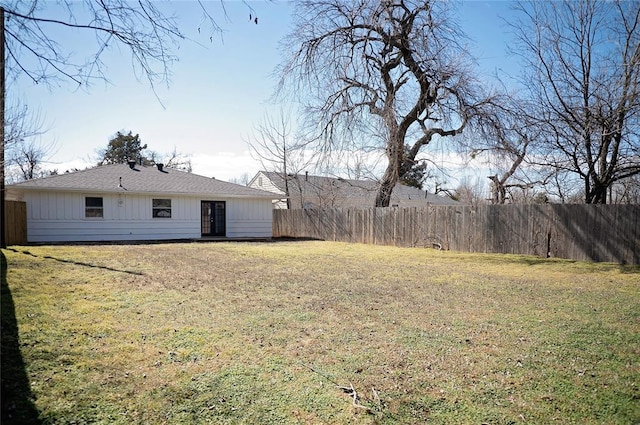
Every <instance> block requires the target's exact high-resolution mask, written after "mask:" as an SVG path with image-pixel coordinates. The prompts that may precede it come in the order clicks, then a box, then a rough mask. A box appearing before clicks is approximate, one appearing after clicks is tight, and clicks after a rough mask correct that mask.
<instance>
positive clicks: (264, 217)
mask: <svg viewBox="0 0 640 425" xmlns="http://www.w3.org/2000/svg"><path fill="white" fill-rule="evenodd" d="M221 200H224V199H221ZM226 207H227V208H226V210H227V212H226V214H227V215H226V217H227V237H229V238H242V237H261V238H270V237H271V236H273V224H272V221H273V206H272V204H271V200H270V199H228V200H227V205H226Z"/></svg>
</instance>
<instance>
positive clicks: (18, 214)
mask: <svg viewBox="0 0 640 425" xmlns="http://www.w3.org/2000/svg"><path fill="white" fill-rule="evenodd" d="M4 208H5V211H4V220H5V222H4V224H5V226H4V228H5V232H6V234H5V241H6V243H7V245H24V244H26V243H27V203H26V202H20V201H5V206H4Z"/></svg>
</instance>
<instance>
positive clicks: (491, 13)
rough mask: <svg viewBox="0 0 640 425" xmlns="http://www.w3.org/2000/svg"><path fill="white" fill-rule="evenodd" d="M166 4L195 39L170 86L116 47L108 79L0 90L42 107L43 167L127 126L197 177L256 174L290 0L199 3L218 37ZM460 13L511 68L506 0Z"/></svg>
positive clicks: (187, 11)
mask: <svg viewBox="0 0 640 425" xmlns="http://www.w3.org/2000/svg"><path fill="white" fill-rule="evenodd" d="M173 3H174V6H173V8H174V10H175V12H176V14H177V15H178V17H179V19H180V21H181V22H183V24H182V26H181V29H182V30H183V31H184V33H185V34H186V35H187V36H188V37H190V38H192V39H193V40H194V41H195V42H189V41H184V42H181V44H180V49H179V50H178V51H177V52H176V54H177V55H178V57H179V61H178V62H176V63H174V65H173V67H172V69H171V73H172V75H171V81H170V84H169V87H166V86H164V85H159V86H157V87H156V92H155V93H154V92H153V90H151V89H150V87H149V84H148V82H146V81H145V80H144V79H140V80H139V79H137V78H136V75H135V71H134V69H133V68H132V65H131V57H130V55H129V53H128V52H126V51H124V50H117V49H116V50H113V51H110V52H108V54H107V56H105V57H104V58H103V60H104V62H105V64H106V65H107V70H106V73H107V76H108V78H109V80H110V83H109V84H105V83H102V82H97V83H94V84H93V85H92V86H91V87H90V88H89V89H87V90H78V89H76V88H75V86H73V85H72V84H63V85H61V86H53V87H47V86H46V85H43V84H39V85H35V84H33V83H32V82H31V81H29V80H27V79H26V78H23V79H20V80H19V81H18V82H17V84H13V85H12V86H10V87H8V90H9V91H10V94H11V95H13V96H16V97H19V98H20V99H21V101H22V102H23V103H26V104H28V105H29V107H30V108H31V109H32V110H38V111H39V112H40V115H41V116H42V118H43V121H44V122H45V126H46V127H47V128H48V129H49V131H48V132H47V133H46V134H45V135H44V136H43V137H42V140H41V141H42V143H45V144H46V143H54V144H55V148H54V150H53V155H51V157H50V158H49V161H50V164H49V167H51V168H57V169H58V170H60V171H64V170H65V169H68V168H72V167H82V168H84V166H86V165H88V164H89V163H91V162H93V161H94V160H95V158H96V157H97V154H96V152H97V150H99V149H101V148H104V147H105V146H106V145H107V143H108V140H109V138H110V137H111V136H112V135H113V134H115V133H116V132H117V131H120V130H125V131H129V130H131V131H133V132H134V133H139V134H140V137H141V139H142V140H143V142H144V143H147V144H148V146H149V148H150V149H152V150H154V151H156V152H159V153H161V154H162V153H169V152H170V151H172V150H173V149H174V148H175V149H177V150H178V151H179V152H182V153H184V154H187V155H188V156H190V157H191V158H192V161H193V166H194V170H193V171H194V172H195V173H197V174H201V175H205V176H209V177H216V178H219V179H223V180H230V179H234V178H240V177H241V176H242V175H243V174H248V175H249V176H252V175H253V174H255V173H256V172H257V171H258V169H259V165H258V164H256V163H255V162H254V161H253V160H252V159H251V158H250V156H249V153H248V147H247V145H246V143H245V142H244V140H246V139H247V138H248V136H249V134H250V132H251V129H252V126H253V125H254V124H257V123H258V122H259V121H260V119H261V118H262V117H263V116H264V114H265V113H269V112H275V111H276V110H277V109H278V108H277V106H276V105H273V104H271V103H270V102H269V97H270V95H271V94H272V92H273V88H274V83H275V80H274V78H273V77H272V71H273V70H274V68H275V66H276V65H277V64H278V62H279V61H280V59H281V56H280V52H279V49H278V43H279V41H280V40H281V39H282V37H284V36H285V35H286V33H287V32H288V30H289V27H290V25H291V17H290V14H291V10H292V7H291V5H290V4H288V3H287V2H278V1H276V2H265V1H249V2H248V3H249V5H250V6H251V7H252V8H253V10H254V12H253V13H254V14H257V16H258V17H259V24H258V25H255V24H253V23H250V22H249V20H248V18H249V16H248V15H249V12H250V11H249V8H248V6H247V4H245V3H243V2H241V1H238V0H226V1H225V3H224V4H225V9H226V13H227V18H225V17H224V14H223V13H222V10H221V8H220V3H219V2H217V1H209V2H207V3H206V5H207V7H209V9H210V11H211V12H212V14H214V15H215V17H216V20H217V22H218V23H219V24H220V25H221V26H223V27H224V29H225V33H224V35H223V37H222V39H221V38H220V37H217V38H216V37H214V38H213V42H211V41H210V40H209V35H210V34H209V33H208V32H205V31H203V32H202V33H201V34H199V33H198V31H197V27H198V25H199V22H200V12H199V10H198V5H197V3H196V2H195V1H178V2H173ZM459 11H460V25H461V27H462V28H463V30H464V31H465V32H466V33H467V34H468V35H469V37H470V38H471V42H472V43H473V46H472V47H473V52H474V55H475V56H476V57H477V58H478V63H479V66H480V67H481V69H482V71H483V72H484V73H491V72H493V71H494V70H496V69H503V70H505V71H507V72H515V70H516V69H517V68H516V67H515V64H514V59H513V58H510V57H508V56H507V55H506V53H505V50H506V44H507V43H508V42H509V38H508V37H509V34H508V29H507V28H506V27H505V24H504V22H503V21H502V18H503V17H507V16H508V15H509V13H510V3H509V2H505V1H470V0H466V1H464V2H462V3H461V5H460V8H459ZM196 42H197V43H196ZM65 46H66V47H67V48H69V49H71V50H74V51H77V52H82V51H83V49H86V48H87V44H86V38H85V37H78V36H75V37H69V39H67V40H65ZM156 95H157V96H156Z"/></svg>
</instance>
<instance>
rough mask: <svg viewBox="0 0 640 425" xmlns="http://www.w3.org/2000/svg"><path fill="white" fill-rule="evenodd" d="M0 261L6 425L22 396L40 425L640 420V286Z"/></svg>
mask: <svg viewBox="0 0 640 425" xmlns="http://www.w3.org/2000/svg"><path fill="white" fill-rule="evenodd" d="M3 253H4V255H5V256H6V271H5V272H3V281H4V283H3V312H2V314H3V359H4V358H5V353H6V350H9V348H10V347H9V348H7V347H5V345H6V344H5V341H11V338H5V334H6V333H7V332H8V330H5V325H4V324H5V320H8V319H7V318H6V316H7V314H6V313H7V308H5V301H6V300H7V299H9V300H10V301H12V302H13V304H14V306H15V319H16V322H17V325H18V327H19V335H18V336H19V353H20V354H21V356H22V358H23V360H24V375H25V376H26V379H27V380H28V383H27V385H23V386H21V387H20V386H18V387H16V388H15V391H14V392H10V393H9V394H10V395H11V396H12V397H15V398H16V399H18V402H17V403H16V404H14V405H13V406H11V405H10V404H7V406H5V400H6V397H5V392H4V390H5V383H4V382H3V420H6V419H7V418H8V416H7V415H12V418H16V417H17V416H20V415H24V416H25V417H26V416H28V415H29V411H28V409H27V407H28V406H27V405H28V403H22V404H21V402H20V401H21V400H22V401H24V398H25V394H23V393H24V392H25V391H30V392H31V395H32V396H33V406H34V407H35V409H36V410H37V412H38V415H39V420H40V421H42V422H44V423H71V422H74V423H89V422H91V423H123V424H125V423H127V424H129V423H188V424H192V423H274V424H275V423H278V424H279V423H314V424H315V423H327V424H331V423H336V424H337V423H340V424H341V423H423V422H425V421H429V422H432V423H483V422H486V423H521V422H524V423H527V422H528V423H548V422H553V421H556V422H558V423H581V424H584V423H594V424H595V423H634V422H638V421H640V407H639V406H640V405H639V402H640V390H639V388H638V385H640V383H639V382H638V376H639V375H640V365H639V364H638V358H640V336H639V335H640V269H638V268H633V267H626V268H621V267H619V266H615V265H610V264H588V263H577V262H570V261H562V260H543V259H538V258H534V257H520V256H497V255H471V254H460V253H451V252H439V251H434V250H429V249H413V248H394V247H378V246H367V245H358V244H342V243H329V242H279V243H215V244H161V245H131V246H128V245H115V246H82V247H80V246H78V247H61V246H60V247H58V246H56V247H46V246H42V247H14V248H13V249H10V250H5V251H3ZM9 328H10V327H7V328H6V329H9ZM15 367H16V368H19V367H20V365H19V364H18V365H16V366H15ZM7 368H9V366H7ZM7 371H9V372H11V373H15V375H16V376H20V373H19V371H15V370H13V371H12V370H8V369H6V368H5V362H4V360H3V381H4V380H5V376H6V373H7ZM10 389H11V388H10ZM26 395H29V394H26ZM25 406H26V407H25ZM25 412H26V413H25ZM31 413H33V412H31ZM32 416H33V414H32Z"/></svg>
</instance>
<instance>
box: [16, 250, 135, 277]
mask: <svg viewBox="0 0 640 425" xmlns="http://www.w3.org/2000/svg"><path fill="white" fill-rule="evenodd" d="M7 250H8V251H13V252H17V253H19V254H24V255H30V256H32V257H35V258H46V259H47V260H55V261H59V262H61V263H67V264H75V265H77V266H85V267H92V268H94V269H102V270H108V271H112V272H120V273H127V274H134V275H137V276H143V275H144V273H140V272H134V271H130V270H120V269H114V268H112V267H107V266H97V265H95V264H91V263H85V262H82V261H76V260H65V259H64V258H56V257H52V256H50V255H36V254H33V253H31V252H29V251H27V250H23V251H19V250H17V249H13V248H7Z"/></svg>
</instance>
